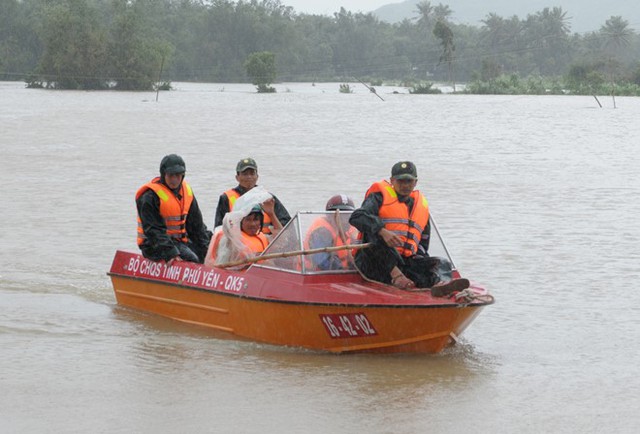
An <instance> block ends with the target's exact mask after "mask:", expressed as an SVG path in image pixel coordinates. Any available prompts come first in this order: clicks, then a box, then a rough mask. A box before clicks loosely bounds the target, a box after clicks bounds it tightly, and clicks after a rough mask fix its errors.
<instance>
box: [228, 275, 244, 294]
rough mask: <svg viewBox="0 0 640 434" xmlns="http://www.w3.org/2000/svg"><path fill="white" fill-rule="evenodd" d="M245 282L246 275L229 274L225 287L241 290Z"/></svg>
mask: <svg viewBox="0 0 640 434" xmlns="http://www.w3.org/2000/svg"><path fill="white" fill-rule="evenodd" d="M243 283H244V277H239V276H229V277H227V280H225V281H224V289H226V290H228V291H236V292H239V291H240V290H242V284H243Z"/></svg>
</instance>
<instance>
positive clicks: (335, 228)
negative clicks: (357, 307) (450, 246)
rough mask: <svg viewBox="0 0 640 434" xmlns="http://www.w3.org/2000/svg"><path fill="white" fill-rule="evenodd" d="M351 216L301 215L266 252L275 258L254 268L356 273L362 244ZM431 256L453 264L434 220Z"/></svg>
mask: <svg viewBox="0 0 640 434" xmlns="http://www.w3.org/2000/svg"><path fill="white" fill-rule="evenodd" d="M350 216H351V211H301V212H298V213H297V214H296V215H295V216H294V217H293V218H292V219H291V221H289V223H287V225H286V226H285V227H284V228H283V229H282V231H280V233H279V234H278V235H277V236H276V237H275V238H274V239H273V241H271V243H270V244H269V246H268V247H267V248H266V249H265V251H264V252H263V255H264V256H271V258H270V259H266V260H263V261H260V262H258V263H256V264H255V265H254V266H257V267H267V268H275V269H278V270H284V271H290V272H293V273H301V274H336V273H356V272H357V270H356V268H355V265H354V262H353V256H352V254H353V253H354V250H353V249H354V248H353V247H351V246H355V248H356V249H357V248H358V247H357V246H358V244H360V241H359V240H358V231H357V230H356V228H354V227H353V226H351V225H350V224H349V217H350ZM302 252H307V253H308V252H311V253H309V254H302ZM429 255H430V256H439V257H444V258H447V259H449V260H450V261H451V258H450V256H449V253H448V252H447V249H446V247H445V246H444V243H443V242H442V239H441V238H440V235H439V233H438V230H437V228H436V227H435V223H434V222H433V220H431V241H430V244H429Z"/></svg>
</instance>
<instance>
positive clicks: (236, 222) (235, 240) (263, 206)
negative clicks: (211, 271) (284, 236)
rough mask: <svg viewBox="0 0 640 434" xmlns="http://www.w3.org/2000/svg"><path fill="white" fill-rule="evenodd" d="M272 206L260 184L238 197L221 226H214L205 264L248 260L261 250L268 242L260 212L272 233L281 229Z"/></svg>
mask: <svg viewBox="0 0 640 434" xmlns="http://www.w3.org/2000/svg"><path fill="white" fill-rule="evenodd" d="M274 205H275V200H274V198H273V196H272V195H271V194H270V193H269V192H268V191H266V190H265V189H264V188H263V187H262V186H257V187H255V188H253V189H251V190H250V191H248V192H246V193H245V194H244V195H242V196H240V197H239V198H238V200H237V201H236V203H235V205H234V207H233V211H231V212H228V213H227V214H225V216H224V218H223V220H222V226H218V227H217V228H216V230H215V232H214V234H213V237H212V239H211V243H210V244H209V249H208V251H207V257H206V258H205V261H204V263H205V264H206V265H208V266H215V265H220V264H226V263H229V262H235V261H240V260H243V259H249V258H252V257H254V256H256V254H259V253H261V252H262V251H263V250H264V249H265V248H266V246H267V244H268V242H269V241H268V238H267V236H266V235H265V234H263V233H262V218H263V216H262V211H264V213H266V214H267V215H268V216H269V217H270V218H271V221H272V223H273V229H274V230H273V236H275V235H276V234H277V233H278V232H279V231H280V229H282V224H281V223H280V220H278V217H277V216H276V214H275V211H274ZM239 268H242V266H239Z"/></svg>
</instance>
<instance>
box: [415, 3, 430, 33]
mask: <svg viewBox="0 0 640 434" xmlns="http://www.w3.org/2000/svg"><path fill="white" fill-rule="evenodd" d="M416 7H417V8H418V10H417V11H416V12H418V15H419V16H418V17H417V20H418V21H417V24H418V26H420V27H424V28H426V29H429V28H431V26H432V25H433V15H434V8H433V6H431V2H430V1H427V0H423V1H421V2H420V3H418V4H417V5H416Z"/></svg>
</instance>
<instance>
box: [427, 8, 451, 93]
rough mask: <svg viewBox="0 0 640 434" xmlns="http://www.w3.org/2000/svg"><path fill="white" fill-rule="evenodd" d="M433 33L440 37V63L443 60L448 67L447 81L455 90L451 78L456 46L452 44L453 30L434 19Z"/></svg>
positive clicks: (441, 21)
mask: <svg viewBox="0 0 640 434" xmlns="http://www.w3.org/2000/svg"><path fill="white" fill-rule="evenodd" d="M433 35H434V36H435V37H436V38H438V39H440V44H441V45H442V55H440V63H442V62H445V63H446V64H447V68H448V77H449V82H450V83H452V85H453V91H454V92H455V91H456V83H455V81H454V80H453V52H454V51H456V46H455V45H454V44H453V32H452V31H451V28H449V26H448V25H447V24H446V23H445V22H444V21H443V20H438V21H436V24H435V26H433Z"/></svg>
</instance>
